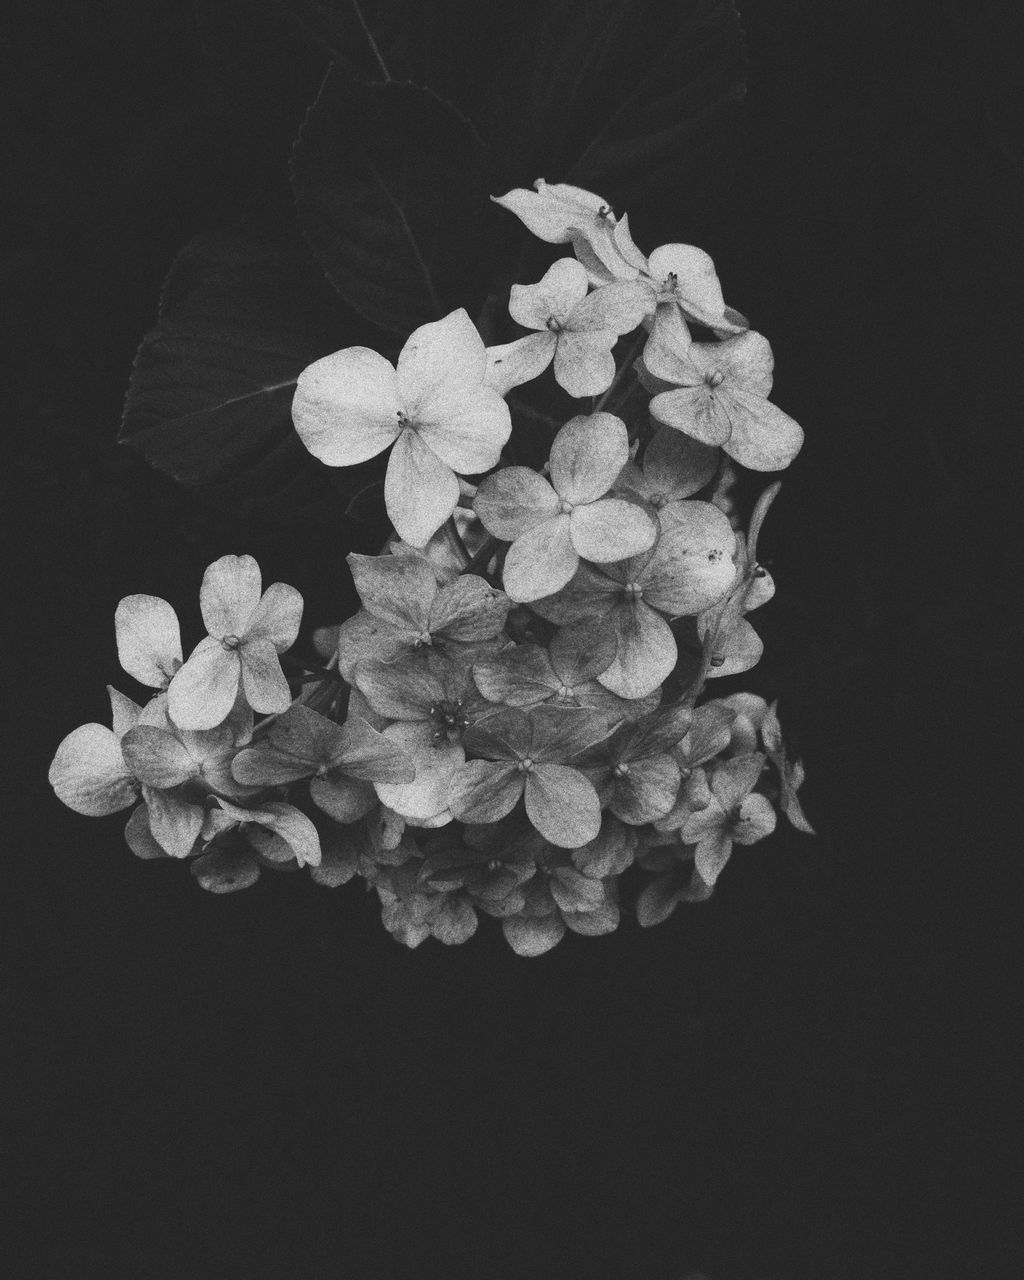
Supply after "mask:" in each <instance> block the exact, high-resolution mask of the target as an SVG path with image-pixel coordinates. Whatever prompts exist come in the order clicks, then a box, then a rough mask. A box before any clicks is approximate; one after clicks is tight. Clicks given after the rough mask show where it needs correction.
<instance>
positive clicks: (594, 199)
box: [491, 178, 608, 244]
mask: <svg viewBox="0 0 1024 1280" xmlns="http://www.w3.org/2000/svg"><path fill="white" fill-rule="evenodd" d="M535 185H536V188H537V190H536V191H529V190H527V189H526V188H525V187H516V188H515V189H514V190H513V191H509V192H506V194H505V195H503V196H491V199H492V200H493V201H494V203H495V204H500V205H501V206H502V207H503V208H505V209H508V210H509V211H510V212H511V213H514V214H515V215H516V217H517V218H518V219H519V220H520V222H522V223H523V225H524V226H525V227H526V228H527V230H529V231H532V232H533V234H534V235H535V236H536V237H537V238H538V239H539V240H544V241H546V242H547V243H548V244H567V243H568V242H569V241H570V240H571V239H572V238H573V232H574V231H577V230H579V229H580V228H582V227H589V225H590V224H591V223H593V222H594V221H595V220H596V219H597V217H598V210H599V209H602V208H604V209H607V208H608V205H607V204H606V203H605V201H604V200H602V199H601V197H600V196H598V195H594V193H593V192H592V191H584V190H583V188H582V187H573V186H570V185H569V184H568V183H566V182H556V183H551V182H545V181H544V179H543V178H538V179H537V182H536V184H535Z"/></svg>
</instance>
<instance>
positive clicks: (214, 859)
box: [189, 849, 260, 893]
mask: <svg viewBox="0 0 1024 1280" xmlns="http://www.w3.org/2000/svg"><path fill="white" fill-rule="evenodd" d="M189 870H190V871H191V872H192V874H193V875H194V876H195V878H196V880H197V881H198V882H199V884H200V886H201V887H202V888H204V889H205V890H206V891H207V892H208V893H235V892H236V891H237V890H239V889H248V888H250V887H251V886H252V885H254V884H255V883H256V881H257V880H258V879H259V878H260V864H259V863H258V862H257V861H256V859H255V858H254V857H253V856H252V854H251V853H249V852H248V851H247V850H234V849H211V850H210V851H209V853H204V854H202V855H201V856H200V857H198V858H196V860H195V862H193V863H192V865H191V867H190V868H189Z"/></svg>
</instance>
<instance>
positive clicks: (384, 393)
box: [292, 347, 402, 467]
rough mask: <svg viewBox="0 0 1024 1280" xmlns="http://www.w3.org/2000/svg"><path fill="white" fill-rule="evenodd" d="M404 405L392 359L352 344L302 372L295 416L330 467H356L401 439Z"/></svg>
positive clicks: (301, 435)
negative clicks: (401, 414)
mask: <svg viewBox="0 0 1024 1280" xmlns="http://www.w3.org/2000/svg"><path fill="white" fill-rule="evenodd" d="M401 408H402V405H401V403H400V401H399V398H398V378H397V375H396V373H395V370H394V367H393V366H392V365H391V363H390V362H389V361H387V360H385V359H384V357H383V356H382V355H380V354H379V353H378V352H376V351H371V350H370V348H369V347H346V348H345V350H344V351H335V352H334V354H333V355H329V356H324V357H323V359H322V360H316V361H314V363H313V364H311V365H309V366H308V367H307V368H306V369H304V370H303V371H302V373H301V374H300V375H299V380H298V383H297V384H296V387H295V397H294V399H293V400H292V421H293V422H294V423H295V430H296V431H297V432H298V435H299V439H300V440H301V441H302V443H303V444H304V445H305V446H306V448H307V449H308V450H309V452H310V453H311V454H312V455H313V456H314V457H315V458H319V459H320V461H321V462H323V463H326V464H327V466H329V467H351V466H354V465H355V464H356V463H357V462H365V461H366V460H367V459H368V458H375V457H376V456H377V454H378V453H381V452H383V450H385V449H386V448H387V447H388V445H389V444H391V443H392V441H393V440H395V438H396V437H397V435H398V432H399V429H400V428H399V420H398V413H399V410H400V409H401Z"/></svg>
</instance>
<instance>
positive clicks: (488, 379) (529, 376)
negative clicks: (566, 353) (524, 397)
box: [484, 329, 558, 396]
mask: <svg viewBox="0 0 1024 1280" xmlns="http://www.w3.org/2000/svg"><path fill="white" fill-rule="evenodd" d="M557 341H558V339H557V337H556V336H555V334H554V333H553V332H552V331H551V330H550V329H545V330H544V332H543V333H528V334H526V336H525V337H523V338H516V340H515V341H514V342H505V343H502V344H501V345H500V346H496V347H488V348H487V372H486V373H485V374H484V383H485V384H486V385H487V386H488V387H491V388H492V389H493V390H494V391H497V393H498V395H500V396H507V395H508V393H509V392H510V391H511V390H512V389H513V388H514V387H521V386H522V385H523V383H524V382H532V381H533V379H534V378H539V377H540V375H541V374H542V373H543V372H544V370H545V369H546V368H547V367H548V365H549V364H550V363H551V359H552V357H553V356H554V354H555V344H556V343H557Z"/></svg>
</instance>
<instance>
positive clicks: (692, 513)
mask: <svg viewBox="0 0 1024 1280" xmlns="http://www.w3.org/2000/svg"><path fill="white" fill-rule="evenodd" d="M735 550H736V535H735V533H734V532H733V529H732V526H731V525H730V524H729V520H728V517H726V516H725V515H723V513H722V512H721V511H719V509H718V508H717V507H715V506H712V504H711V503H710V502H680V503H677V504H676V506H675V509H674V511H673V518H672V521H671V523H670V524H669V525H668V527H667V528H663V529H662V532H661V536H660V538H659V539H658V542H657V545H656V547H655V549H654V555H653V556H652V557H651V559H650V561H649V562H648V564H647V566H646V568H645V569H644V570H643V571H642V573H641V575H640V581H641V583H642V587H643V598H644V600H645V601H646V602H647V603H648V604H649V605H651V606H652V607H653V608H655V609H658V610H660V611H661V612H662V613H664V614H666V615H667V616H668V617H670V618H675V617H683V616H689V615H691V614H696V613H700V612H702V611H703V610H704V609H707V608H708V607H709V606H710V605H712V604H714V603H715V602H716V601H717V600H720V599H721V598H722V597H723V596H724V595H725V594H726V592H727V591H728V590H729V588H730V587H731V586H732V584H733V581H734V579H735V576H736V566H735V564H734V563H733V558H732V557H733V554H734V552H735Z"/></svg>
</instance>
